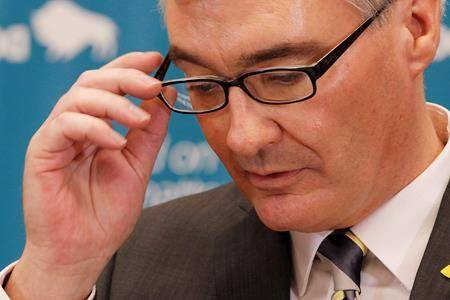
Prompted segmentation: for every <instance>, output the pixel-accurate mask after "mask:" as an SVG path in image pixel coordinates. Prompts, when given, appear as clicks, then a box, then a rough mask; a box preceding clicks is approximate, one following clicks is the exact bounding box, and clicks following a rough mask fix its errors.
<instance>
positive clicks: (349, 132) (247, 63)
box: [166, 0, 410, 231]
mask: <svg viewBox="0 0 450 300" xmlns="http://www.w3.org/2000/svg"><path fill="white" fill-rule="evenodd" d="M166 18H167V26H168V31H169V38H170V42H171V45H172V46H174V47H176V48H177V49H178V50H180V52H183V53H187V54H189V55H190V57H194V58H195V59H194V60H196V62H193V61H188V60H186V59H178V60H176V61H175V63H176V65H177V66H178V67H180V68H181V69H183V71H184V72H185V73H186V74H187V76H197V75H212V74H214V75H220V76H223V77H227V78H233V77H235V76H237V75H239V74H241V73H243V72H246V71H251V70H255V69H258V68H263V67H272V66H292V65H305V64H311V63H314V62H315V61H317V60H318V58H320V57H321V56H322V55H324V54H325V53H326V52H328V51H329V50H330V49H331V48H333V47H334V46H335V45H336V44H338V43H339V42H340V41H341V40H342V39H344V38H345V37H346V36H347V35H348V34H350V33H351V32H352V31H353V30H354V29H355V28H356V27H357V26H358V25H359V24H361V23H362V22H363V20H362V19H361V16H360V13H359V11H357V10H356V9H355V8H354V7H353V6H351V5H349V4H348V3H347V2H345V1H335V0H321V1H307V0H296V1H293V0H279V1H262V0H261V1H256V0H253V1H251V0H240V1H221V0H208V1H187V0H186V1H175V0H170V1H168V2H167V6H166ZM398 31H399V29H397V28H396V23H395V19H391V20H389V22H388V24H386V25H383V27H380V28H372V30H368V31H366V32H365V33H364V34H363V35H362V36H361V37H360V38H359V39H358V40H357V41H356V42H355V43H354V44H353V45H352V47H351V48H350V49H349V50H348V51H347V52H346V53H345V54H344V55H343V56H342V57H341V58H340V60H339V61H338V62H337V63H336V64H335V65H334V66H333V67H332V68H331V69H330V70H329V71H328V72H327V73H326V74H325V75H324V76H323V77H322V78H321V79H320V80H319V81H318V82H317V86H318V92H317V95H316V96H315V97H313V98H312V99H310V100H308V101H305V102H301V103H296V104H289V105H280V106H271V105H266V104H261V103H258V102H255V101H254V100H252V99H251V98H250V97H249V96H247V95H246V94H245V93H244V92H243V91H242V90H241V89H239V88H237V87H234V88H231V90H230V95H229V101H230V102H229V105H228V106H227V107H226V108H225V109H223V110H221V111H218V112H214V113H211V114H208V115H202V116H200V117H199V118H198V119H199V122H200V125H201V127H202V129H203V132H204V134H205V136H206V139H207V141H208V142H209V144H210V145H211V147H212V148H213V149H214V151H215V152H216V153H217V154H218V156H219V157H220V159H221V160H222V162H223V163H224V164H225V166H226V168H227V169H228V171H229V173H230V174H231V176H232V177H233V179H234V181H235V182H236V184H237V185H238V187H239V189H240V190H241V191H242V192H243V193H244V194H245V196H246V197H247V198H248V199H249V201H250V202H251V203H252V204H253V206H254V207H255V209H256V211H257V213H258V215H259V217H260V218H261V220H262V221H263V222H264V223H265V224H266V225H267V226H268V227H270V228H272V229H275V230H300V231H320V230H325V229H331V228H342V227H347V226H351V225H353V224H355V223H356V222H359V221H360V220H361V219H362V218H363V217H365V216H366V215H367V214H369V213H370V212H372V211H373V209H374V208H375V207H377V206H379V205H380V203H381V202H382V201H385V200H386V198H387V197H390V196H392V195H389V194H388V193H390V192H391V190H390V189H389V184H390V182H394V181H395V178H394V174H393V173H395V172H391V171H392V168H393V167H392V165H393V162H394V161H395V160H397V159H398V155H399V151H398V149H399V148H401V143H402V140H401V139H402V138H401V137H402V134H403V128H401V126H400V127H399V124H398V123H399V119H402V118H403V119H407V118H408V115H409V111H408V107H409V106H408V105H407V99H408V97H409V95H408V94H407V91H408V87H409V84H410V82H409V75H408V74H407V71H406V69H407V68H406V67H405V62H404V60H403V59H402V53H401V51H400V50H399V49H400V46H396V45H397V44H398V43H396V42H395V40H396V35H397V33H398ZM289 47H290V48H298V51H280V49H281V50H282V49H285V48H289ZM291 50H292V49H291ZM200 60H201V63H200V62H199V61H200ZM405 91H406V92H405ZM404 121H405V120H404ZM403 123H405V124H407V123H408V122H407V120H406V122H403ZM394 165H395V163H394ZM219 213H220V212H219Z"/></svg>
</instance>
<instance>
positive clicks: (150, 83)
mask: <svg viewBox="0 0 450 300" xmlns="http://www.w3.org/2000/svg"><path fill="white" fill-rule="evenodd" d="M140 79H141V81H142V82H143V83H144V84H145V85H147V86H150V87H153V86H157V85H160V84H161V81H159V80H158V79H155V78H153V77H150V76H147V75H145V74H140Z"/></svg>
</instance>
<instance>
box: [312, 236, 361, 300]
mask: <svg viewBox="0 0 450 300" xmlns="http://www.w3.org/2000/svg"><path fill="white" fill-rule="evenodd" d="M366 254H367V248H366V246H364V244H363V243H362V242H361V241H360V240H359V239H358V238H357V237H356V236H355V235H354V234H353V233H352V232H351V231H349V230H348V229H346V230H336V231H334V232H333V233H331V234H330V235H329V236H328V237H327V238H326V239H325V240H324V241H323V242H322V243H321V244H320V247H319V249H318V250H317V256H318V257H319V258H320V260H321V261H322V262H323V263H324V264H325V265H326V266H327V267H328V269H329V270H330V272H331V274H332V275H333V281H334V294H333V296H332V297H331V299H332V300H353V299H358V297H359V295H360V293H361V289H360V281H361V268H362V262H363V258H364V256H365V255H366Z"/></svg>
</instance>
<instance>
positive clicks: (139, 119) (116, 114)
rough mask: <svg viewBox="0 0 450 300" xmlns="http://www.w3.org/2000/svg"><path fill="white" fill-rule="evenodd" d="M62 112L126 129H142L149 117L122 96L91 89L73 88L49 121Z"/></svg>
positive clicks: (63, 98) (62, 99)
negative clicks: (76, 114) (94, 118)
mask: <svg viewBox="0 0 450 300" xmlns="http://www.w3.org/2000/svg"><path fill="white" fill-rule="evenodd" d="M64 112H80V113H83V114H87V115H92V116H94V117H98V118H102V119H109V120H114V121H117V122H119V123H121V124H122V125H125V126H127V127H131V128H133V127H142V126H144V125H146V124H147V123H148V121H149V120H150V115H149V114H148V113H147V112H146V111H145V110H143V109H141V108H139V107H138V106H136V105H135V104H134V103H132V102H131V101H129V100H128V99H127V98H125V97H123V96H119V95H116V94H114V93H111V92H108V91H104V90H98V89H93V88H83V87H74V88H72V89H71V90H70V91H69V92H68V93H67V94H65V95H64V96H63V97H62V98H61V101H60V102H59V103H58V104H57V105H56V107H55V109H54V110H53V112H52V114H51V115H50V119H54V118H56V117H57V116H58V115H60V114H61V113H64Z"/></svg>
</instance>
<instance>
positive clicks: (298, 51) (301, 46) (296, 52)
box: [169, 41, 328, 70]
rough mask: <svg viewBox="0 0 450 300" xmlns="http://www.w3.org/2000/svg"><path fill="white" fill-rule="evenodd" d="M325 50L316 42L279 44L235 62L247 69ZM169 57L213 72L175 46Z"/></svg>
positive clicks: (194, 57) (319, 54)
mask: <svg viewBox="0 0 450 300" xmlns="http://www.w3.org/2000/svg"><path fill="white" fill-rule="evenodd" d="M327 50H328V47H327V46H325V45H323V44H322V43H320V42H316V41H309V42H302V43H280V44H276V45H273V46H270V47H269V48H265V49H260V50H257V51H255V52H253V53H248V54H243V55H241V56H240V57H239V59H238V61H237V65H238V66H240V67H242V68H248V67H251V66H254V65H256V64H259V63H263V62H267V61H270V60H274V59H280V58H288V57H298V58H312V57H318V56H321V55H323V54H325V52H326V51H327ZM169 57H170V60H172V61H174V62H176V61H180V60H182V61H186V62H189V63H192V64H195V65H199V66H202V67H205V68H207V69H210V70H214V67H213V66H212V65H211V64H209V63H208V62H206V61H205V60H203V59H202V58H201V57H200V56H198V55H196V54H194V53H190V52H188V51H186V50H183V49H182V48H180V47H177V46H171V47H170V50H169Z"/></svg>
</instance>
